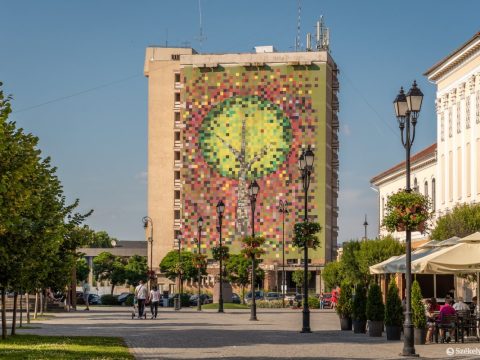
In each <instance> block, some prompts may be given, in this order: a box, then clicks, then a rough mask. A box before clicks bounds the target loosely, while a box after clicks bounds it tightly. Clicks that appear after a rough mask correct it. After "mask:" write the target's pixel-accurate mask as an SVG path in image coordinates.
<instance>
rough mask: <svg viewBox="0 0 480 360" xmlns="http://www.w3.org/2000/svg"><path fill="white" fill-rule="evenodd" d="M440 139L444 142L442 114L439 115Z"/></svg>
mask: <svg viewBox="0 0 480 360" xmlns="http://www.w3.org/2000/svg"><path fill="white" fill-rule="evenodd" d="M440 138H441V139H442V141H444V140H445V115H444V114H443V113H441V114H440Z"/></svg>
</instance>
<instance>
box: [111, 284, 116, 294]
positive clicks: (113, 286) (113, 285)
mask: <svg viewBox="0 0 480 360" xmlns="http://www.w3.org/2000/svg"><path fill="white" fill-rule="evenodd" d="M114 288H115V284H112V287H111V289H110V295H112V296H113V289H114Z"/></svg>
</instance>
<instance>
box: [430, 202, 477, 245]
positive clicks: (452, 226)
mask: <svg viewBox="0 0 480 360" xmlns="http://www.w3.org/2000/svg"><path fill="white" fill-rule="evenodd" d="M476 231H480V204H464V205H458V206H456V207H455V208H454V209H453V210H452V212H451V213H449V214H446V215H444V216H442V217H440V218H439V219H438V220H437V224H436V226H435V228H434V229H433V230H432V236H431V237H432V239H435V240H446V239H449V238H451V237H453V236H458V237H460V238H462V237H465V236H467V235H470V234H473V233H474V232H476Z"/></svg>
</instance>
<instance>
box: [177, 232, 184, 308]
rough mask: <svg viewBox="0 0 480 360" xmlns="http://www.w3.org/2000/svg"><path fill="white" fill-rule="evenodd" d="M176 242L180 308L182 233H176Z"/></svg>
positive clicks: (180, 301)
mask: <svg viewBox="0 0 480 360" xmlns="http://www.w3.org/2000/svg"><path fill="white" fill-rule="evenodd" d="M177 242H178V306H179V308H181V307H182V291H183V289H182V233H181V232H180V231H179V232H178V233H177Z"/></svg>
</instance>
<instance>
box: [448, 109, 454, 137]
mask: <svg viewBox="0 0 480 360" xmlns="http://www.w3.org/2000/svg"><path fill="white" fill-rule="evenodd" d="M452 127H453V126H452V108H449V109H448V136H449V137H452Z"/></svg>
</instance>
